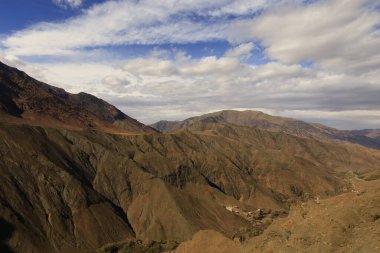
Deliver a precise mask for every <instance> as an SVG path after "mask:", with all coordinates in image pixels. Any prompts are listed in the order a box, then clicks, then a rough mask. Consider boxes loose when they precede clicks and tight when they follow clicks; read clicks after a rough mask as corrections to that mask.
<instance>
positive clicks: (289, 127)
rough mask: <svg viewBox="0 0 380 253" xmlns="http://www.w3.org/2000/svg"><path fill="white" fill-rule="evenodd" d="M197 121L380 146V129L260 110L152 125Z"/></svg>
mask: <svg viewBox="0 0 380 253" xmlns="http://www.w3.org/2000/svg"><path fill="white" fill-rule="evenodd" d="M196 122H209V123H210V122H213V123H230V124H235V125H239V126H248V127H253V128H259V129H263V130H268V131H273V132H285V133H289V134H292V135H295V136H299V137H305V138H311V139H318V140H333V141H348V142H352V143H356V144H360V145H363V146H366V147H370V148H376V149H380V137H379V136H380V134H379V132H380V131H379V130H377V131H376V130H372V131H370V130H364V131H343V130H338V129H335V128H331V127H327V126H324V125H321V124H313V123H307V122H304V121H301V120H296V119H291V118H284V117H277V116H271V115H268V114H265V113H262V112H259V111H233V110H224V111H219V112H214V113H208V114H205V115H202V116H198V117H192V118H189V119H186V120H183V121H159V122H157V123H154V124H152V125H151V127H153V128H155V129H157V130H158V131H161V132H170V131H175V130H178V129H184V128H188V127H190V126H191V125H193V124H195V123H196ZM370 133H372V134H370ZM376 133H377V134H376Z"/></svg>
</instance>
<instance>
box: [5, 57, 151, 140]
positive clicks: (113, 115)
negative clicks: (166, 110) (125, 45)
mask: <svg viewBox="0 0 380 253" xmlns="http://www.w3.org/2000/svg"><path fill="white" fill-rule="evenodd" d="M0 119H3V121H7V122H9V121H13V122H27V123H29V124H34V125H42V126H55V127H66V128H71V129H82V128H94V129H98V130H102V131H109V132H115V133H152V132H155V130H153V129H152V128H150V127H148V126H145V125H143V124H142V123H140V122H138V121H137V120H135V119H132V118H130V117H128V116H127V115H125V114H124V113H122V112H121V111H120V110H118V109H117V108H116V107H114V106H112V105H110V104H108V103H107V102H105V101H103V100H101V99H99V98H97V97H94V96H92V95H90V94H86V93H79V94H70V93H67V92H66V91H64V90H63V89H60V88H56V87H53V86H50V85H48V84H45V83H42V82H39V81H37V80H35V79H33V78H31V77H29V76H28V75H27V74H25V73H24V72H21V71H19V70H17V69H15V68H12V67H9V66H7V65H5V64H3V63H1V62H0Z"/></svg>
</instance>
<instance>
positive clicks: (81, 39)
mask: <svg viewBox="0 0 380 253" xmlns="http://www.w3.org/2000/svg"><path fill="white" fill-rule="evenodd" d="M56 1H57V2H58V1H59V2H60V3H63V2H66V3H67V4H70V5H72V6H75V5H76V4H79V3H80V1H78V0H70V1H67V0H66V1H63V0H56ZM287 1H296V0H287ZM251 2H252V1H248V0H244V1H242V0H240V1H239V3H240V4H241V5H242V6H247V9H246V8H243V9H244V14H249V13H254V12H256V11H258V10H261V9H264V8H267V6H269V5H273V4H275V2H276V1H273V0H260V1H257V2H255V4H252V3H251ZM280 2H283V1H280ZM235 5H236V4H233V3H231V1H230V0H220V1H216V2H215V1H205V0H181V1H179V0H167V1H156V0H142V1H127V0H124V1H107V2H104V3H101V4H97V5H94V6H92V7H91V8H89V9H88V10H85V11H84V12H83V13H82V14H81V15H79V16H77V17H74V18H71V19H67V20H65V21H63V22H60V23H38V24H35V25H33V26H31V27H28V28H26V29H25V30H21V31H18V32H16V33H14V34H12V35H10V36H8V37H7V38H5V39H4V40H3V41H2V42H1V44H3V45H4V46H5V47H6V50H7V52H8V53H10V54H14V55H18V56H28V55H54V56H56V55H70V54H75V53H76V51H77V50H78V49H81V48H84V47H98V46H108V45H121V44H160V43H188V42H190V43H193V42H197V41H210V40H223V39H225V38H226V34H225V33H226V30H227V26H228V24H229V23H230V21H228V20H227V19H225V18H224V17H226V16H228V15H232V14H234V13H235V14H237V13H240V12H239V11H238V12H237V11H236V10H235V9H236V8H235V7H234V6H235ZM216 12H218V13H217V14H216ZM192 15H198V16H200V17H202V16H203V17H209V18H205V19H199V20H194V19H192V18H191V16H192ZM213 15H217V16H221V17H220V21H219V22H216V21H212V16H213Z"/></svg>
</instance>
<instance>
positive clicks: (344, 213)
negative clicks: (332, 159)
mask: <svg viewBox="0 0 380 253" xmlns="http://www.w3.org/2000/svg"><path fill="white" fill-rule="evenodd" d="M352 183H353V184H354V186H355V190H352V191H350V192H347V193H343V194H341V195H339V196H336V197H332V198H327V199H321V200H319V201H309V202H306V203H302V204H299V205H294V206H293V207H292V209H291V210H290V213H289V216H287V217H285V218H280V219H277V220H275V221H274V222H273V223H272V224H271V225H270V226H269V227H268V229H266V230H265V232H264V233H263V234H262V235H260V236H257V237H254V238H252V239H251V240H249V241H247V242H245V243H243V244H241V243H239V242H237V241H232V240H231V239H229V238H227V237H226V236H224V235H222V234H220V233H218V232H216V231H209V230H208V231H200V232H198V233H197V234H195V235H194V236H193V238H192V240H189V241H186V242H184V243H182V244H181V245H179V247H178V248H177V250H176V251H175V253H197V252H204V253H216V252H225V253H228V252H235V253H259V252H260V253H266V252H268V253H269V252H285V253H287V252H289V253H290V252H366V253H367V252H368V253H371V252H379V251H380V197H379V191H380V181H379V180H375V181H363V180H358V179H353V180H352ZM215 245H221V247H220V248H216V247H215Z"/></svg>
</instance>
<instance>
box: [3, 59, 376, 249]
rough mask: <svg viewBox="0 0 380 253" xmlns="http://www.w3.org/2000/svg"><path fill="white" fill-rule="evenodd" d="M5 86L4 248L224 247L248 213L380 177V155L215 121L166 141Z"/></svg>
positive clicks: (88, 102) (20, 83)
mask: <svg viewBox="0 0 380 253" xmlns="http://www.w3.org/2000/svg"><path fill="white" fill-rule="evenodd" d="M0 88H1V89H2V91H4V93H3V92H2V93H1V95H0V105H1V112H2V117H1V118H0V119H1V121H0V224H4V226H2V227H4V231H5V233H4V235H2V237H0V249H4V251H5V250H12V251H14V252H42V253H44V252H46V253H55V252H57V253H58V252H64V253H65V252H67V253H69V252H74V253H75V252H78V253H82V252H83V253H86V252H95V251H97V250H99V251H98V252H113V253H114V252H119V253H121V252H125V251H127V252H128V250H130V249H131V250H132V249H133V250H134V251H132V252H142V251H144V250H145V249H147V250H148V249H149V252H162V250H161V249H172V248H173V245H174V246H175V245H177V244H178V243H180V242H183V241H186V240H190V239H192V238H193V239H194V234H196V233H197V232H198V231H200V230H213V231H216V232H215V233H216V234H215V233H214V232H211V234H210V236H212V237H215V238H217V239H218V240H219V241H220V242H221V243H224V242H223V241H224V239H225V238H233V237H234V236H235V237H236V234H237V233H240V231H241V230H242V229H243V230H244V229H246V230H247V231H249V229H250V228H252V226H253V225H254V224H253V222H255V220H252V219H247V218H246V217H245V216H244V215H242V213H243V212H244V213H247V214H248V213H254V211H257V210H258V209H260V211H259V212H258V214H260V215H258V218H259V216H262V215H261V214H265V215H268V216H269V215H272V216H273V217H275V216H276V215H278V214H279V213H280V214H281V213H282V214H284V213H286V212H287V211H288V210H289V207H290V206H291V205H292V204H293V203H295V202H298V201H301V200H302V201H305V200H307V199H310V198H314V197H316V196H320V197H321V198H324V197H328V196H334V195H336V194H338V193H340V192H342V191H346V190H347V189H350V184H349V182H348V181H347V175H350V176H355V177H358V178H361V179H368V180H369V179H371V180H373V179H376V178H380V171H379V168H380V151H377V150H374V149H368V148H365V147H362V146H359V145H352V144H349V143H346V142H325V141H319V140H317V139H313V138H301V137H299V136H295V135H290V134H288V133H284V132H275V131H267V130H262V129H257V128H252V127H250V126H238V125H236V124H231V123H226V122H214V121H206V122H196V123H194V124H191V125H189V126H188V127H187V128H186V129H179V130H178V131H176V132H172V133H165V134H163V133H157V132H155V131H153V130H151V129H150V128H146V127H144V126H143V125H141V124H140V123H138V122H137V123H136V121H134V120H133V119H130V118H129V117H128V116H126V115H124V114H120V111H118V110H117V109H116V108H114V107H113V106H111V105H108V104H107V103H106V102H104V101H101V100H99V99H97V98H94V97H92V96H89V95H83V94H82V95H81V94H78V95H72V94H68V93H66V92H64V91H63V90H61V89H58V88H55V87H52V86H48V85H46V84H43V83H40V82H38V81H35V80H33V79H30V78H29V77H28V76H26V75H25V74H23V73H22V72H19V71H17V70H15V69H13V68H9V67H7V66H3V65H1V70H0ZM56 113H57V115H56ZM123 115H124V116H123ZM42 119H43V120H42ZM58 123H59V127H58V125H57V124H58ZM88 123H90V124H91V126H88V125H86V124H88ZM133 133H135V134H133ZM227 207H234V208H233V209H231V210H235V211H236V210H241V213H238V212H231V210H228V208H227ZM197 238H198V237H195V239H196V240H198V239H197ZM202 240H203V241H202V243H203V244H205V241H204V239H202ZM225 245H226V249H228V248H229V247H230V246H231V247H232V246H234V245H232V244H231V243H230V242H229V241H228V242H226V244H225ZM1 247H2V248H1ZM179 249H181V247H180V248H179ZM211 249H212V247H211ZM185 252H186V251H185Z"/></svg>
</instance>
